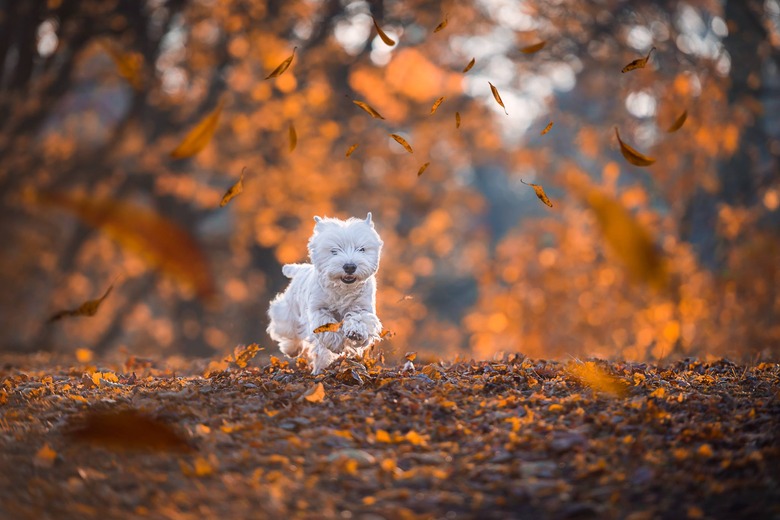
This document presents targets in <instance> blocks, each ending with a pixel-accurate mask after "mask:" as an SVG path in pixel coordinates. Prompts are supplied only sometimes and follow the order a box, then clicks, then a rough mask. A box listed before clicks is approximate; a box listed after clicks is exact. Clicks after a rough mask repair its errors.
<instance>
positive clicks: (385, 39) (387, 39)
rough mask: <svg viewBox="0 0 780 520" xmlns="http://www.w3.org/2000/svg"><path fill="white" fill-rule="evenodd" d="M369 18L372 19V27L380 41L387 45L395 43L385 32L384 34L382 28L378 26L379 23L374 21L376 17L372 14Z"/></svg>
mask: <svg viewBox="0 0 780 520" xmlns="http://www.w3.org/2000/svg"><path fill="white" fill-rule="evenodd" d="M371 19H372V20H373V21H374V27H376V32H377V34H378V35H379V37H380V38H382V41H383V42H385V45H388V46H390V47H392V46H393V45H395V40H394V39H392V38H390V37H389V36H388V35H387V34H385V31H383V30H382V28H381V27H379V24H378V23H376V18H374V17H373V16H372V17H371Z"/></svg>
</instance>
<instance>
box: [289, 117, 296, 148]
mask: <svg viewBox="0 0 780 520" xmlns="http://www.w3.org/2000/svg"><path fill="white" fill-rule="evenodd" d="M289 134H290V151H291V152H292V151H293V150H295V145H297V144H298V134H297V133H296V132H295V125H293V124H292V123H290V130H289Z"/></svg>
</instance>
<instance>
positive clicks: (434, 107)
mask: <svg viewBox="0 0 780 520" xmlns="http://www.w3.org/2000/svg"><path fill="white" fill-rule="evenodd" d="M443 101H444V96H442V97H440V98H439V99H437V100H436V101H434V102H433V106H432V107H431V115H433V114H434V113H436V109H437V108H439V105H441V104H442V102H443Z"/></svg>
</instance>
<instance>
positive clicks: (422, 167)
mask: <svg viewBox="0 0 780 520" xmlns="http://www.w3.org/2000/svg"><path fill="white" fill-rule="evenodd" d="M430 164H431V163H430V162H427V163H425V164H423V165H422V166H420V169H419V170H417V176H418V177H419V176H420V175H422V174H423V172H424V171H425V170H426V169H427V168H428V165H430Z"/></svg>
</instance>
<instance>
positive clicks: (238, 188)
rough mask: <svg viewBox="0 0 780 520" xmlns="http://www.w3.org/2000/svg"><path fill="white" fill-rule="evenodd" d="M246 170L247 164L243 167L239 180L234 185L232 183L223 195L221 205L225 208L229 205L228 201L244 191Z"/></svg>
mask: <svg viewBox="0 0 780 520" xmlns="http://www.w3.org/2000/svg"><path fill="white" fill-rule="evenodd" d="M245 171H246V166H244V167H243V168H241V177H240V178H239V179H238V182H236V183H235V184H234V185H232V186H231V187H230V188H228V190H227V191H226V192H225V194H224V195H222V200H221V201H220V203H219V207H221V208H223V207H225V206H226V205H227V203H228V202H230V201H231V200H233V198H234V197H237V196H238V195H239V194H240V193H241V192H242V191H244V172H245Z"/></svg>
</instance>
